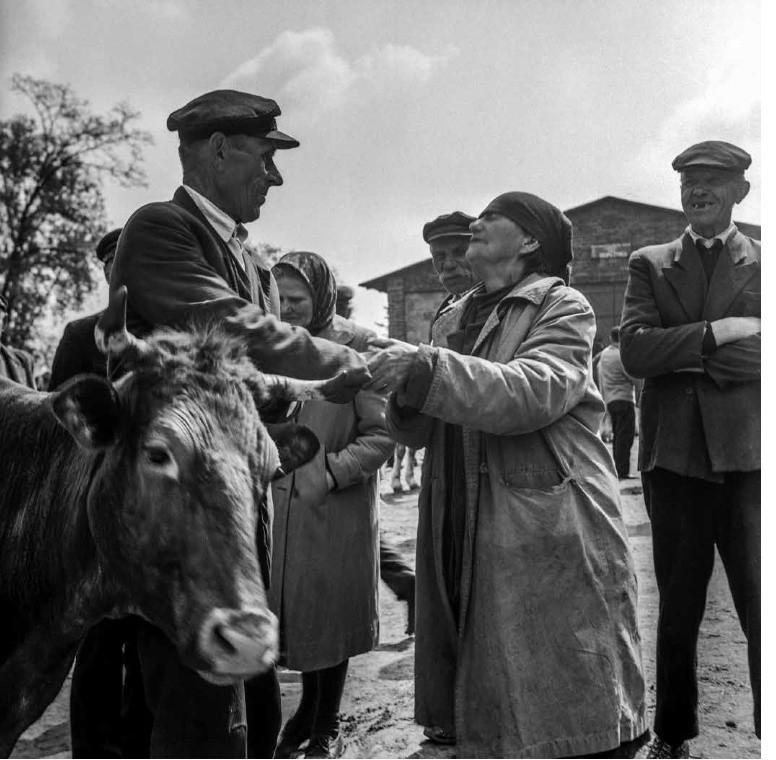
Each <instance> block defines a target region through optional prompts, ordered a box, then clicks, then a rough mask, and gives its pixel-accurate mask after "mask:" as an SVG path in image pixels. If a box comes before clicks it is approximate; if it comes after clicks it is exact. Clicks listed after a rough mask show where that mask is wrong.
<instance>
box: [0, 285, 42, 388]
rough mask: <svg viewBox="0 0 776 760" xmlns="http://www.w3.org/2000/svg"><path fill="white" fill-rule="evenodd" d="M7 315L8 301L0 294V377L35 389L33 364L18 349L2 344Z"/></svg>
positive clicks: (24, 353)
mask: <svg viewBox="0 0 776 760" xmlns="http://www.w3.org/2000/svg"><path fill="white" fill-rule="evenodd" d="M7 314H8V299H7V298H6V297H5V296H3V295H2V294H0V377H5V378H7V379H8V380H13V381H14V382H15V383H21V384H22V385H26V386H27V387H29V388H35V372H34V370H35V362H34V361H33V358H32V357H31V356H30V355H29V354H28V353H27V352H26V351H22V350H21V349H20V348H11V346H6V345H5V343H3V328H4V327H5V318H6V315H7Z"/></svg>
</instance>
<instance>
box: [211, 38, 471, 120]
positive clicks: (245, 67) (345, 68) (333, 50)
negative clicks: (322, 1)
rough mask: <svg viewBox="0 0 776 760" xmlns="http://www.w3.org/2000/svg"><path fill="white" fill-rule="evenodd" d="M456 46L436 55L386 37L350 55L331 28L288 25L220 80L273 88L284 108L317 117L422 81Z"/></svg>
mask: <svg viewBox="0 0 776 760" xmlns="http://www.w3.org/2000/svg"><path fill="white" fill-rule="evenodd" d="M456 52H457V51H455V50H450V51H447V52H446V53H445V54H443V55H436V56H435V55H428V54H426V53H423V52H421V51H420V50H416V49H415V48H412V47H410V46H408V45H393V44H390V43H388V44H385V45H382V46H381V47H378V48H374V49H372V50H370V51H369V52H367V53H366V54H365V55H363V56H361V57H358V58H355V59H353V60H348V59H347V58H346V57H345V56H344V55H343V54H341V53H340V52H339V51H338V49H337V43H336V40H335V38H334V35H333V34H332V32H331V30H329V29H325V28H320V27H316V28H311V29H306V30H304V31H300V32H294V31H286V32H283V33H282V34H280V35H278V37H277V38H276V39H275V40H274V41H273V42H272V44H271V45H269V47H266V48H264V49H263V50H262V51H261V52H260V53H259V54H258V55H256V56H254V57H253V58H249V59H248V60H246V61H244V62H243V63H241V64H240V65H239V66H238V67H237V68H236V69H234V71H232V72H231V73H230V74H228V75H227V76H226V77H224V79H223V81H222V82H221V86H223V87H234V88H242V89H247V90H253V91H258V92H272V93H274V94H275V95H276V96H277V99H278V100H280V101H281V102H282V103H283V110H284V112H290V113H292V112H297V113H298V112H299V111H304V112H305V114H306V115H307V116H308V117H311V118H315V117H317V116H321V115H322V114H324V113H326V112H327V111H331V110H333V109H335V108H337V107H338V106H340V105H342V104H343V103H344V102H345V101H347V100H350V99H355V98H357V97H358V95H359V94H361V95H364V94H374V93H384V92H386V91H392V90H394V89H395V88H407V87H416V86H418V85H423V84H425V83H427V82H428V81H429V80H430V79H431V77H432V76H433V75H434V73H435V71H436V70H437V69H439V68H440V67H441V66H443V65H444V64H445V63H446V62H447V61H448V60H449V59H450V58H451V57H452V56H453V55H455V54H456Z"/></svg>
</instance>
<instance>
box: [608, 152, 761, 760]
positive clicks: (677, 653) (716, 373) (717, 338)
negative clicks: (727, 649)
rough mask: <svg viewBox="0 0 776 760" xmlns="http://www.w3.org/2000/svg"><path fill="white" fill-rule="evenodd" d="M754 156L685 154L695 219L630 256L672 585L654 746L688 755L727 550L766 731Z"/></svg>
mask: <svg viewBox="0 0 776 760" xmlns="http://www.w3.org/2000/svg"><path fill="white" fill-rule="evenodd" d="M751 161H752V159H751V156H750V155H749V154H748V153H747V152H746V151H744V150H742V149H741V148H738V147H736V146H735V145H731V144H730V143H726V142H720V141H717V140H711V141H707V142H702V143H698V144H697V145H693V146H691V147H690V148H687V150H685V151H683V152H682V153H680V154H679V155H678V156H677V157H676V158H675V159H674V161H673V164H672V166H673V168H674V169H675V170H676V171H677V172H679V173H680V182H681V199H682V208H683V209H684V213H685V216H686V217H687V219H688V221H689V226H688V227H687V229H686V230H685V232H684V234H683V235H682V236H681V237H680V238H679V239H678V240H674V241H672V242H670V243H664V244H662V245H653V246H649V247H648V248H642V249H641V250H638V251H636V252H635V253H634V254H633V255H632V256H631V258H630V264H629V272H628V286H627V289H626V291H625V303H624V306H623V311H622V322H621V324H620V344H621V349H620V350H621V354H622V362H623V365H624V366H625V369H626V371H627V372H629V373H630V374H631V375H633V376H634V377H643V378H645V382H644V391H643V393H642V396H641V430H640V439H639V440H640V446H639V469H640V470H641V478H642V481H643V483H644V500H645V502H646V506H647V512H648V514H649V519H650V522H651V524H652V551H653V554H654V560H655V575H656V577H657V586H658V590H659V592H660V616H659V618H658V627H657V694H656V698H657V704H656V707H655V737H654V740H653V742H652V745H651V747H650V754H649V755H648V757H689V754H690V742H689V740H690V739H692V738H693V737H695V736H697V735H698V728H699V727H698V680H697V674H696V666H697V642H698V630H699V628H700V625H701V621H702V620H703V612H704V609H705V606H706V588H707V586H708V583H709V579H710V578H711V573H712V570H713V568H714V549H715V547H716V549H717V550H718V551H719V554H720V557H721V558H722V562H723V564H724V566H725V571H726V573H727V578H728V583H729V585H730V591H731V593H732V595H733V601H734V602H735V606H736V611H737V613H738V618H739V621H740V623H741V628H742V629H743V631H744V634H745V635H746V640H747V646H748V654H749V677H750V679H751V684H752V695H753V699H754V730H755V733H756V734H757V736H760V498H761V497H760V434H761V429H760V348H761V323H760V241H759V240H753V239H752V238H750V237H747V236H746V235H743V234H742V233H741V232H739V230H738V228H737V227H736V225H735V224H733V221H732V215H733V207H734V206H735V205H736V204H737V203H740V202H741V201H742V200H743V199H744V198H745V197H746V195H747V193H748V192H749V183H748V182H747V181H746V178H745V177H744V172H745V171H746V169H748V168H749V165H750V164H751Z"/></svg>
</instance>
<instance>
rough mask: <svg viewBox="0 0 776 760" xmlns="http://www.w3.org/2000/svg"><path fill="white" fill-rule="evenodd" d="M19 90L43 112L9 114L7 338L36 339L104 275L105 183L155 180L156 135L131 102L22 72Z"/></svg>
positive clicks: (0, 286)
mask: <svg viewBox="0 0 776 760" xmlns="http://www.w3.org/2000/svg"><path fill="white" fill-rule="evenodd" d="M11 89H12V90H13V91H14V92H17V93H19V94H21V95H23V96H25V97H26V98H27V99H28V100H29V101H30V103H31V104H32V110H33V113H34V115H17V116H14V117H13V118H11V119H8V120H5V121H0V293H1V294H2V295H4V296H5V297H6V298H7V299H8V302H9V313H8V319H7V324H6V329H5V332H4V336H5V340H6V341H7V342H8V343H10V344H13V345H16V346H20V347H27V348H32V347H33V346H34V343H35V340H34V336H35V333H36V325H37V324H38V323H39V321H40V320H41V319H42V318H43V317H44V316H46V315H47V313H48V312H52V313H53V314H54V315H60V314H62V313H63V312H65V311H68V310H72V309H76V308H78V307H80V306H81V305H82V303H83V301H84V298H85V297H86V296H87V295H88V294H89V293H90V292H91V291H92V289H93V288H94V287H95V286H96V284H97V282H98V278H99V277H101V276H102V274H101V270H100V269H99V268H98V266H97V262H96V261H95V260H94V256H93V250H94V247H95V245H96V244H97V241H98V240H99V239H100V237H101V236H102V235H103V234H104V233H105V232H106V231H107V218H106V214H105V201H104V197H103V190H102V183H103V181H104V180H108V179H110V180H113V181H115V182H117V183H118V184H119V185H121V186H122V187H136V186H145V185H146V182H145V173H144V171H143V169H142V166H141V164H142V151H143V148H144V147H145V146H147V145H150V144H151V143H152V139H151V135H150V134H149V133H148V132H145V131H142V130H140V129H137V128H136V127H135V126H134V125H135V123H136V121H137V120H138V118H139V116H140V114H139V113H138V112H136V111H133V110H132V109H131V108H130V106H129V105H128V104H126V103H119V104H118V105H116V106H114V107H113V108H112V109H111V110H110V111H109V112H108V113H107V114H104V115H101V114H96V113H93V112H92V111H91V109H90V107H89V103H88V101H86V100H82V99H80V98H78V97H77V96H76V94H75V93H74V92H73V90H72V89H71V88H70V86H69V85H63V84H55V83H52V82H47V81H45V80H42V79H34V78H33V77H29V76H22V75H20V74H15V75H14V76H13V77H12V79H11Z"/></svg>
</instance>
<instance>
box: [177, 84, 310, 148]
mask: <svg viewBox="0 0 776 760" xmlns="http://www.w3.org/2000/svg"><path fill="white" fill-rule="evenodd" d="M276 116H280V106H278V104H277V103H276V102H275V101H274V100H271V99H270V98H263V97H261V95H252V94H251V93H249V92H239V91H237V90H213V92H207V93H205V94H204V95H200V96H199V97H198V98H194V100H192V101H191V102H189V103H186V105H185V106H183V108H179V109H178V110H177V111H173V112H172V113H171V114H170V115H169V116H168V117H167V129H169V130H170V132H178V133H179V135H180V138H181V141H184V140H201V139H207V138H208V137H210V135H212V134H213V132H223V133H224V134H225V135H255V136H257V137H263V138H265V139H266V140H271V141H272V142H273V143H274V144H275V147H276V148H279V149H283V148H298V147H299V141H298V140H295V139H294V138H293V137H291V136H290V135H287V134H286V133H285V132H281V131H280V130H279V129H278V128H277V122H276V121H275V117H276Z"/></svg>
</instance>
